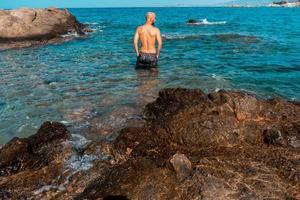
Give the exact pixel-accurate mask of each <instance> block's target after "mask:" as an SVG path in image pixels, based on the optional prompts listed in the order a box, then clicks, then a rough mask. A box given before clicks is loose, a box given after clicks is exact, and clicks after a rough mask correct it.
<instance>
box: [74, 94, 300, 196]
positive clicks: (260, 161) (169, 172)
mask: <svg viewBox="0 0 300 200" xmlns="http://www.w3.org/2000/svg"><path fill="white" fill-rule="evenodd" d="M145 117H146V120H147V125H146V126H144V127H143V128H126V129H123V130H122V131H121V133H120V135H119V137H118V138H117V139H116V141H115V144H114V147H115V149H116V150H117V151H119V152H120V153H121V154H124V155H125V154H126V155H128V152H130V156H128V157H127V160H126V161H125V162H123V163H122V164H119V165H117V166H115V167H113V168H112V169H111V171H110V173H109V174H107V175H106V176H105V177H104V178H103V177H102V178H101V179H99V180H98V181H95V182H93V183H91V184H90V185H89V186H88V187H87V188H86V189H85V191H84V192H83V193H82V194H81V195H79V196H78V197H77V199H94V198H100V197H107V196H112V195H118V196H124V197H126V198H128V199H299V198H300V192H299V191H300V182H299V173H300V157H299V155H300V149H299V147H298V146H297V145H295V144H297V142H295V141H296V140H297V141H298V140H299V137H300V135H299V133H300V129H299V123H300V121H299V120H300V106H299V105H297V104H295V103H292V102H287V101H284V100H280V99H274V100H258V99H257V98H255V97H253V96H251V95H247V94H245V93H242V92H226V91H219V92H216V93H211V94H208V95H206V94H204V93H203V92H201V91H200V90H188V89H166V90H162V91H161V92H160V93H159V97H158V99H157V100H156V101H155V102H153V103H151V104H149V105H147V107H146V109H145ZM296 138H297V139H296ZM128 150H130V151H128ZM170 158H171V162H170ZM172 160H173V162H172ZM189 161H190V162H191V164H189ZM174 168H175V169H174ZM181 173H182V174H183V176H182V175H181V176H179V177H180V178H178V174H181Z"/></svg>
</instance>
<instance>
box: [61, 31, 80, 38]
mask: <svg viewBox="0 0 300 200" xmlns="http://www.w3.org/2000/svg"><path fill="white" fill-rule="evenodd" d="M60 37H62V38H69V37H80V36H79V34H78V33H76V32H74V33H67V34H64V35H61V36H60Z"/></svg>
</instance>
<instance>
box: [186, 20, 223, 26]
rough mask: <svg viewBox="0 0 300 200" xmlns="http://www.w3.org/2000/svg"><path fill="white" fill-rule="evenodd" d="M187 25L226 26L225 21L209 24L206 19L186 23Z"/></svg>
mask: <svg viewBox="0 0 300 200" xmlns="http://www.w3.org/2000/svg"><path fill="white" fill-rule="evenodd" d="M187 24H188V25H224V24H227V22H226V21H220V22H210V21H208V20H207V19H203V20H201V21H195V22H194V21H188V22H187Z"/></svg>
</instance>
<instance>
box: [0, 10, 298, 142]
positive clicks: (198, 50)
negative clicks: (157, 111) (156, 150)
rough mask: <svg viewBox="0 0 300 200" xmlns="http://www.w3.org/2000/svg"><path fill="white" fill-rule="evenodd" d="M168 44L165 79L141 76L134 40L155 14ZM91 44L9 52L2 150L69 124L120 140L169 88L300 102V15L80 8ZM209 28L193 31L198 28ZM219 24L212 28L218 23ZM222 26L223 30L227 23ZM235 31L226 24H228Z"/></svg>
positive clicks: (0, 111) (2, 58) (0, 118)
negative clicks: (43, 129) (51, 124)
mask: <svg viewBox="0 0 300 200" xmlns="http://www.w3.org/2000/svg"><path fill="white" fill-rule="evenodd" d="M149 10H151V11H154V12H156V13H157V22H156V25H157V26H158V27H159V28H160V29H161V32H162V34H163V36H164V47H163V51H162V55H161V59H160V63H159V64H160V72H159V73H158V74H153V73H149V72H146V71H139V72H137V71H135V70H134V64H135V54H134V51H133V48H132V37H133V34H134V30H135V28H136V26H137V25H140V24H142V23H143V22H144V14H145V12H146V11H149ZM71 12H72V13H73V14H74V15H75V16H76V17H77V18H78V20H79V21H81V22H83V23H86V24H89V25H90V26H91V27H92V28H93V29H94V30H95V32H94V33H91V34H89V35H88V36H87V38H85V39H76V40H73V41H71V42H67V43H63V44H58V45H47V46H43V47H34V48H27V49H21V50H9V51H4V52H0V144H4V143H5V142H7V141H8V140H10V139H11V138H13V137H15V136H21V137H25V136H28V135H30V134H33V133H35V131H36V129H37V128H38V127H39V126H40V125H41V123H42V122H44V121H46V120H52V121H61V122H63V123H65V124H67V125H68V126H69V128H70V129H71V130H72V132H74V133H79V134H82V135H84V136H86V137H87V138H89V139H94V140H101V139H108V140H111V139H113V138H114V137H115V133H116V131H117V130H118V129H119V128H120V127H122V126H124V125H125V124H126V123H127V124H128V123H129V124H132V125H135V124H136V121H137V119H139V117H140V111H141V108H142V107H143V106H144V105H145V104H146V103H148V102H151V101H152V100H153V99H155V97H156V95H157V91H158V90H159V89H161V88H164V87H188V88H200V89H202V90H204V91H205V92H210V91H214V90H216V89H239V90H245V91H247V92H250V93H253V94H256V95H258V96H259V97H264V98H270V97H283V98H286V99H289V100H300V23H299V22H300V9H297V8H151V9H147V8H126V9H122V8H115V9H71ZM190 18H192V19H197V20H203V19H207V21H208V23H206V24H200V25H198V26H190V25H187V24H185V22H186V21H187V20H188V19H190ZM209 22H212V23H209ZM219 22H221V23H219ZM225 22H226V23H225Z"/></svg>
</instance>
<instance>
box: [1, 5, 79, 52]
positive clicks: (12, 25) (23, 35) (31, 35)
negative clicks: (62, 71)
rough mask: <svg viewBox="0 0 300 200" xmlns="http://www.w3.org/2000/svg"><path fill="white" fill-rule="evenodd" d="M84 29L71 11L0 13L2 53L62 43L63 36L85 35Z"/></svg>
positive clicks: (11, 11) (37, 10)
mask: <svg viewBox="0 0 300 200" xmlns="http://www.w3.org/2000/svg"><path fill="white" fill-rule="evenodd" d="M83 28H84V26H83V25H82V24H80V23H79V22H78V21H77V20H76V18H75V17H74V16H73V15H72V14H71V13H70V12H69V11H68V10H60V9H56V8H48V9H28V8H21V9H18V10H0V50H1V49H9V48H20V47H28V46H32V45H37V44H46V43H53V42H61V41H64V40H65V38H62V37H61V35H63V34H67V33H77V34H79V35H82V34H83V31H82V29H83Z"/></svg>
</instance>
